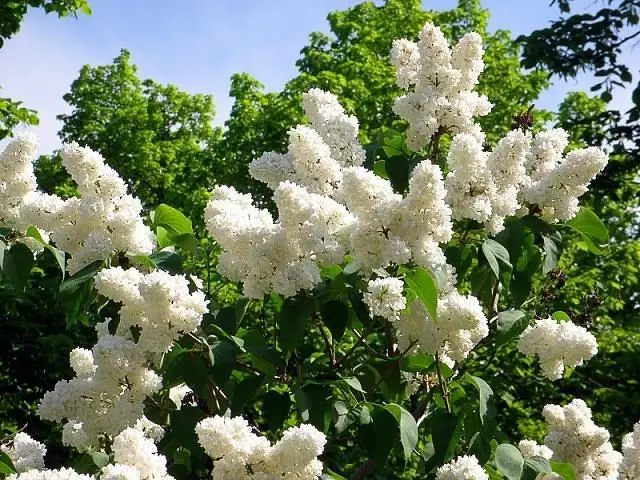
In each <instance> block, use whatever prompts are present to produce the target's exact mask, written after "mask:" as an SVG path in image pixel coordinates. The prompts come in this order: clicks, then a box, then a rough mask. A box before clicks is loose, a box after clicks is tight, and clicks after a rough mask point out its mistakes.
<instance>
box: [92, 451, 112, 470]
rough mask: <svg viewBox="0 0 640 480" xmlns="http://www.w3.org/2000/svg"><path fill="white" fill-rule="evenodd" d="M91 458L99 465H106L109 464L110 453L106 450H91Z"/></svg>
mask: <svg viewBox="0 0 640 480" xmlns="http://www.w3.org/2000/svg"><path fill="white" fill-rule="evenodd" d="M91 460H93V463H95V464H96V466H97V467H100V468H102V467H104V466H105V465H108V464H109V455H107V454H106V453H104V452H91Z"/></svg>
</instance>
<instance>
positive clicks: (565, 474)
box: [549, 462, 576, 480]
mask: <svg viewBox="0 0 640 480" xmlns="http://www.w3.org/2000/svg"><path fill="white" fill-rule="evenodd" d="M549 463H550V464H551V470H552V471H553V472H554V473H557V474H558V475H560V476H561V477H562V478H563V480H576V470H575V468H573V465H571V464H570V463H560V462H549Z"/></svg>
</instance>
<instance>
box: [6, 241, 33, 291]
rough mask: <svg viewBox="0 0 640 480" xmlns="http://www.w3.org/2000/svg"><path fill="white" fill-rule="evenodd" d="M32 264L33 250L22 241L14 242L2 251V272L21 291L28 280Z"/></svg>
mask: <svg viewBox="0 0 640 480" xmlns="http://www.w3.org/2000/svg"><path fill="white" fill-rule="evenodd" d="M33 264H34V260H33V252H31V250H30V249H29V247H27V246H26V245H25V244H23V243H15V244H14V245H13V246H12V247H11V248H10V249H9V250H5V252H4V258H3V259H2V273H4V275H5V277H7V280H9V282H10V283H11V285H12V286H13V287H14V288H15V289H16V290H18V291H22V290H24V287H26V285H27V282H28V281H29V275H30V274H31V268H32V267H33Z"/></svg>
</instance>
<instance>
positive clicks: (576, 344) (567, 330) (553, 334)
mask: <svg viewBox="0 0 640 480" xmlns="http://www.w3.org/2000/svg"><path fill="white" fill-rule="evenodd" d="M518 350H520V352H521V353H523V354H525V355H538V359H539V361H540V367H541V368H542V372H543V373H544V375H545V376H546V377H547V378H549V379H550V380H558V379H560V378H562V374H563V373H564V368H565V366H569V367H577V366H579V365H582V363H583V362H584V361H585V360H589V359H590V358H591V357H593V356H594V355H595V354H596V353H598V343H597V341H596V338H595V337H594V336H593V335H592V334H591V333H589V332H588V331H587V329H585V328H584V327H580V326H579V325H576V324H574V323H573V322H571V321H565V322H561V323H558V322H556V321H555V320H554V319H552V318H545V319H541V320H536V322H535V324H534V325H533V326H529V327H527V329H526V330H525V331H524V332H522V334H521V335H520V338H519V339H518Z"/></svg>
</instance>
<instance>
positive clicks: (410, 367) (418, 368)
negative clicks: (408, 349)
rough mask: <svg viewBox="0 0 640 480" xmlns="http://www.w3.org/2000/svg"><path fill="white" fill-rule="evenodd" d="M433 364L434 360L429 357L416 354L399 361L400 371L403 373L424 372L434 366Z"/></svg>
mask: <svg viewBox="0 0 640 480" xmlns="http://www.w3.org/2000/svg"><path fill="white" fill-rule="evenodd" d="M434 362H435V360H434V358H433V357H432V356H431V355H425V354H423V353H418V354H416V355H410V356H406V357H402V358H401V359H400V369H401V370H403V371H405V372H414V373H420V372H425V371H427V370H428V369H429V368H430V367H431V366H432V365H433V364H434Z"/></svg>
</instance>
